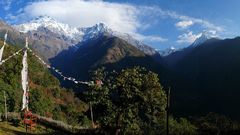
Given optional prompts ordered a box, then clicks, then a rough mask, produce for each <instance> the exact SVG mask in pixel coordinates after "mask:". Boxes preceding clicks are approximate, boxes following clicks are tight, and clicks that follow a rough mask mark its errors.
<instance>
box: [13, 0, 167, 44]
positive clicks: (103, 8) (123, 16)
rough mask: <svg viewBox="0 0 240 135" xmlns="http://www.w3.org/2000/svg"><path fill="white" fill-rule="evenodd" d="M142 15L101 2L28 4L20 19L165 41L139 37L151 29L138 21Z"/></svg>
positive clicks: (72, 0)
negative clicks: (106, 29) (96, 27)
mask: <svg viewBox="0 0 240 135" xmlns="http://www.w3.org/2000/svg"><path fill="white" fill-rule="evenodd" d="M140 14H141V12H140V10H139V9H138V8H137V7H136V6H133V5H129V4H120V3H110V2H104V1H101V0H88V1H87V0H48V1H38V2H30V3H28V5H26V6H25V7H24V8H22V9H20V10H19V12H18V15H17V17H16V18H17V19H18V20H26V19H31V18H35V17H38V16H40V15H48V16H51V17H53V18H55V19H57V20H59V21H61V22H63V23H67V24H69V25H71V26H74V27H89V26H93V25H95V24H96V23H99V22H103V23H105V24H106V25H107V26H109V27H110V28H111V29H113V30H115V31H118V32H121V33H128V34H130V35H137V36H136V38H137V39H139V40H151V41H159V42H161V41H165V40H166V39H164V38H161V37H160V36H151V35H149V36H145V35H142V34H139V32H138V30H139V29H146V28H147V27H149V24H142V23H141V22H140V21H139V20H138V16H139V15H140ZM11 18H13V16H11ZM15 20H16V19H15Z"/></svg>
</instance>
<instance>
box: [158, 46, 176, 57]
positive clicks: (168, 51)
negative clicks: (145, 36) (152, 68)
mask: <svg viewBox="0 0 240 135" xmlns="http://www.w3.org/2000/svg"><path fill="white" fill-rule="evenodd" d="M178 50H180V49H177V48H175V47H173V46H171V47H170V48H167V49H165V50H157V51H158V52H159V54H160V55H161V56H163V57H165V56H168V55H170V54H172V53H174V52H176V51H178Z"/></svg>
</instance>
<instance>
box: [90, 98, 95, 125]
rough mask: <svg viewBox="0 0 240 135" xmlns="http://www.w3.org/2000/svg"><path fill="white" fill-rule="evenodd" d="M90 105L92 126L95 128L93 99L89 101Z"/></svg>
mask: <svg viewBox="0 0 240 135" xmlns="http://www.w3.org/2000/svg"><path fill="white" fill-rule="evenodd" d="M89 107H90V112H91V120H92V127H93V128H94V121H93V110H92V104H91V101H90V102H89Z"/></svg>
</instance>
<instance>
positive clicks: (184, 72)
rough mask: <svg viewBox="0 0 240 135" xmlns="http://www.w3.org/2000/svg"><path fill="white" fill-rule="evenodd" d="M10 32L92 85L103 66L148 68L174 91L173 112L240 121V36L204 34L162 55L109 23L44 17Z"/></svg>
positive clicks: (1, 27) (3, 28) (3, 27)
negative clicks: (212, 114)
mask: <svg viewBox="0 0 240 135" xmlns="http://www.w3.org/2000/svg"><path fill="white" fill-rule="evenodd" d="M6 30H9V35H10V36H9V40H8V42H10V43H12V44H18V45H22V44H23V41H24V37H25V36H28V37H30V47H31V48H32V49H33V50H34V51H36V52H37V53H38V54H39V55H40V56H41V57H43V58H44V59H45V60H46V61H48V62H49V63H50V64H51V65H53V66H55V67H57V68H59V69H61V71H63V73H64V74H66V75H69V76H73V77H76V78H77V79H84V80H89V79H90V76H89V71H92V70H95V69H97V68H99V67H105V68H106V70H121V69H123V68H128V67H133V66H143V67H145V68H147V69H149V70H152V71H154V72H156V73H158V74H159V77H160V80H161V84H162V85H163V87H164V88H168V87H171V90H172V98H171V99H172V101H171V103H172V110H171V111H172V113H174V114H176V115H180V116H183V115H186V116H189V115H201V114H205V113H207V112H211V111H212V112H218V113H222V114H225V115H228V116H230V117H233V118H236V119H240V117H239V116H238V114H239V113H240V109H236V107H235V105H237V104H238V103H240V100H239V99H238V95H239V94H240V93H239V92H238V91H239V89H240V83H238V81H239V80H240V79H239V76H240V71H239V70H238V69H239V68H240V63H239V61H240V55H239V53H238V52H240V38H239V37H236V38H234V39H224V40H222V39H217V38H212V37H209V36H208V35H206V34H204V33H203V34H202V35H201V36H200V37H199V38H198V39H196V40H195V41H194V42H193V43H192V44H191V45H189V46H188V47H186V48H182V49H175V48H170V49H167V50H165V51H158V50H156V49H154V48H152V47H150V46H148V45H146V44H144V43H143V42H141V41H138V40H136V39H134V37H132V36H131V35H129V34H125V33H119V32H117V31H114V30H112V29H111V28H109V27H107V26H106V25H105V24H104V23H98V24H96V25H94V26H92V27H87V28H76V27H70V26H69V25H67V24H64V23H60V22H58V21H57V20H55V19H52V18H51V17H47V16H41V17H38V18H36V19H34V20H32V21H29V22H27V23H23V24H20V25H14V26H10V25H8V24H6V23H4V22H1V23H0V36H1V35H2V36H1V37H3V34H4V33H5V32H6ZM71 85H73V84H67V86H70V87H71Z"/></svg>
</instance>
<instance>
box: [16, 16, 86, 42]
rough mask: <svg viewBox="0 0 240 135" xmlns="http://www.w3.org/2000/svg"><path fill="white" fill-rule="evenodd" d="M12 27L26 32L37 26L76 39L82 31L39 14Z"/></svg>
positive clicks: (35, 28) (36, 28)
mask: <svg viewBox="0 0 240 135" xmlns="http://www.w3.org/2000/svg"><path fill="white" fill-rule="evenodd" d="M14 27H15V28H16V29H17V30H19V31H20V32H23V33H27V32H29V31H33V30H35V31H36V30H38V28H41V27H44V28H47V29H48V30H50V31H52V32H54V33H57V34H59V35H65V36H67V37H70V38H72V39H78V38H79V37H81V35H82V32H80V31H79V30H78V29H77V28H75V27H71V26H69V25H68V24H64V23H61V22H58V21H57V20H55V19H54V18H52V17H50V16H39V17H37V18H35V19H33V20H31V21H29V22H27V23H23V24H20V25H15V26H14Z"/></svg>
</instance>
